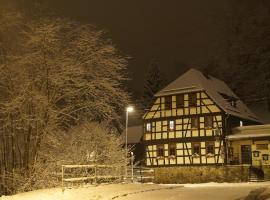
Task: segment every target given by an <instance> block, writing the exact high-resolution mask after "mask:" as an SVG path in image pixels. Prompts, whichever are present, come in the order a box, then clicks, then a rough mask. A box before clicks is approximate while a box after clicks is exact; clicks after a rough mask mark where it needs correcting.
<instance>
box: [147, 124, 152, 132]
mask: <svg viewBox="0 0 270 200" xmlns="http://www.w3.org/2000/svg"><path fill="white" fill-rule="evenodd" d="M146 132H151V123H146Z"/></svg>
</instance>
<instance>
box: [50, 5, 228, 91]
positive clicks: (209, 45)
mask: <svg viewBox="0 0 270 200" xmlns="http://www.w3.org/2000/svg"><path fill="white" fill-rule="evenodd" d="M50 1H51V3H50V5H49V6H50V8H54V9H55V10H56V11H58V12H59V13H61V15H64V16H67V17H70V18H73V19H76V20H78V21H82V22H86V23H91V24H94V25H96V26H97V27H98V28H99V29H104V30H106V32H107V34H108V36H109V37H110V38H111V39H112V40H113V42H114V43H115V44H116V46H117V47H118V49H119V50H120V51H121V52H122V53H123V54H124V55H128V56H130V57H131V59H130V63H129V71H130V73H131V78H132V80H131V81H130V86H131V89H132V90H133V91H134V93H135V94H136V93H138V92H140V91H141V88H142V83H143V78H144V76H145V72H146V68H147V66H149V63H150V61H151V60H152V59H157V60H158V62H159V66H160V68H161V69H162V71H163V72H164V73H165V74H166V75H167V77H168V80H173V79H175V78H176V77H178V76H179V75H181V74H182V73H183V72H184V71H185V70H186V69H187V68H188V67H197V68H199V67H200V66H201V65H202V63H204V62H205V61H206V60H207V59H208V58H209V57H210V56H211V55H212V53H213V52H215V48H216V45H217V43H218V41H220V40H221V39H220V35H222V34H221V32H220V30H221V28H220V26H221V23H219V21H218V20H217V19H219V18H220V17H221V18H222V16H224V15H225V14H226V9H227V8H228V5H227V3H225V2H228V1H221V0H219V1H216V0H204V1H198V0H189V1H183V0H170V1H162V0H147V1H146V0H134V1H128V0H113V1H110V0H76V1H74V0H57V1H56V0H50Z"/></svg>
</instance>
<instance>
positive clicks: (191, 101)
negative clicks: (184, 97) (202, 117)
mask: <svg viewBox="0 0 270 200" xmlns="http://www.w3.org/2000/svg"><path fill="white" fill-rule="evenodd" d="M188 102H189V106H197V94H196V93H191V94H189V95H188Z"/></svg>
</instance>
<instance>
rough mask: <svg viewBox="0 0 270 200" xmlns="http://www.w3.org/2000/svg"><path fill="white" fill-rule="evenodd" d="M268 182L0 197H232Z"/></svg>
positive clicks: (89, 199)
mask: <svg viewBox="0 0 270 200" xmlns="http://www.w3.org/2000/svg"><path fill="white" fill-rule="evenodd" d="M258 188H270V183H269V182H265V183H237V184H236V183H206V184H184V185H158V184H140V183H134V184H110V185H99V186H87V187H82V188H73V189H66V190H65V191H64V193H62V191H61V189H60V188H53V189H44V190H37V191H32V192H27V193H21V194H17V195H14V196H9V197H1V198H0V199H1V200H138V199H139V200H165V199H168V200H215V199H218V200H235V199H239V198H242V197H245V196H247V195H248V193H249V192H250V191H253V190H255V189H258Z"/></svg>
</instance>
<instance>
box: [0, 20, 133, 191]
mask: <svg viewBox="0 0 270 200" xmlns="http://www.w3.org/2000/svg"><path fill="white" fill-rule="evenodd" d="M2 20H3V21H5V19H3V18H2ZM0 21H1V20H0ZM18 31H19V33H18V37H19V41H20V42H18V43H16V42H15V44H14V47H12V49H10V51H6V52H7V53H6V55H5V59H3V61H2V63H1V66H0V123H1V127H2V129H1V130H0V138H1V141H2V144H3V145H1V146H0V152H1V154H0V160H1V166H2V168H4V171H5V173H6V172H7V173H10V174H11V176H10V177H11V178H10V180H11V181H10V183H9V184H6V183H4V184H5V185H11V187H10V188H11V191H12V190H14V189H15V188H16V184H14V176H15V174H16V176H17V175H20V176H22V177H26V178H29V177H32V175H33V174H35V166H36V163H37V162H40V160H39V159H40V158H39V155H40V154H41V152H40V147H41V146H42V145H43V141H44V140H45V139H44V138H47V137H48V136H49V137H51V138H54V137H56V135H57V134H59V133H62V132H66V131H68V130H69V129H70V128H71V127H73V126H75V125H77V124H79V123H82V122H87V121H97V122H104V121H106V124H108V126H113V127H117V128H119V127H121V118H120V116H121V115H120V114H119V113H122V112H123V109H124V107H125V105H126V104H127V101H128V94H127V93H126V92H125V91H124V90H123V87H122V85H121V83H122V81H123V80H125V79H126V77H125V73H124V71H125V69H126V65H127V59H126V58H125V57H123V56H121V55H120V54H119V53H118V51H117V50H116V48H115V47H114V45H113V44H112V42H111V41H110V40H108V39H106V37H105V34H104V32H103V31H99V30H96V29H95V27H93V26H91V25H87V24H79V23H77V22H74V21H70V20H66V19H57V20H51V19H39V20H32V21H30V22H27V23H25V22H24V24H22V23H21V24H20V29H19V30H18ZM8 39H9V36H8V35H5V34H3V37H2V41H4V42H5V41H6V42H7V40H8ZM7 44H8V42H7ZM58 136H59V135H58ZM54 140H55V141H57V137H56V138H55V139H54ZM4 179H5V177H4ZM5 180H7V179H5ZM29 180H31V181H33V179H29ZM4 184H3V183H2V185H4ZM31 184H32V183H29V184H28V185H31ZM33 184H34V183H33ZM6 192H7V191H6Z"/></svg>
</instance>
